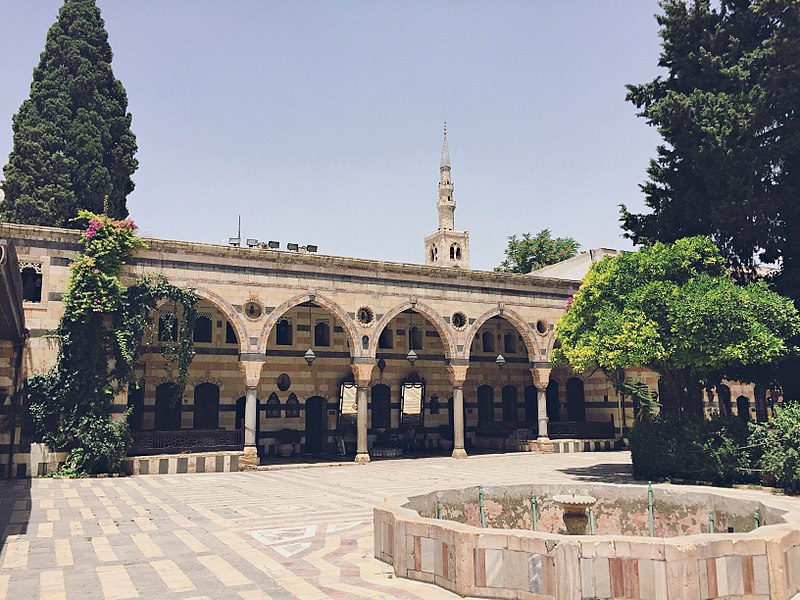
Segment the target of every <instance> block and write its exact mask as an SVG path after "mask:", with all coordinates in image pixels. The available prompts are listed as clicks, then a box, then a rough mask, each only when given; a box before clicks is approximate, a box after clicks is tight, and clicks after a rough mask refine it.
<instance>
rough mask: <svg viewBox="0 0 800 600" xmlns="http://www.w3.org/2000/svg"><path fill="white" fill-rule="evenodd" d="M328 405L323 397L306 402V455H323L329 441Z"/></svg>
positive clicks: (312, 398)
mask: <svg viewBox="0 0 800 600" xmlns="http://www.w3.org/2000/svg"><path fill="white" fill-rule="evenodd" d="M327 417H328V403H327V401H326V400H325V398H323V397H322V396H311V397H310V398H309V399H308V400H306V434H305V435H306V453H308V454H321V453H322V452H323V450H326V449H327V448H326V445H327V439H328V423H327V421H328V419H327Z"/></svg>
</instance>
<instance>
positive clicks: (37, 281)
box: [20, 267, 42, 302]
mask: <svg viewBox="0 0 800 600" xmlns="http://www.w3.org/2000/svg"><path fill="white" fill-rule="evenodd" d="M20 275H21V276H22V299H23V300H25V301H26V302H41V301H42V274H41V273H37V271H36V269H35V268H33V267H25V268H24V269H22V271H21V272H20Z"/></svg>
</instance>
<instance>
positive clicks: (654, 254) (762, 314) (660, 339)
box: [555, 236, 800, 414]
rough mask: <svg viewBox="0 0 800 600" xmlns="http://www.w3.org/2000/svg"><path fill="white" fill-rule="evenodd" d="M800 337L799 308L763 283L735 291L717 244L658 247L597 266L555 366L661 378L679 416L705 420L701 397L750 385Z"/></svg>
mask: <svg viewBox="0 0 800 600" xmlns="http://www.w3.org/2000/svg"><path fill="white" fill-rule="evenodd" d="M798 332H800V317H798V313H797V310H796V309H795V308H794V306H793V304H792V302H791V301H790V300H788V299H786V298H783V297H782V296H780V295H778V294H776V293H775V292H772V291H770V290H769V289H768V287H767V285H766V283H764V282H763V281H757V282H755V283H751V284H749V285H747V286H739V285H736V284H735V283H734V282H733V280H732V279H731V278H730V276H729V275H728V272H727V269H726V266H725V261H724V259H723V258H722V256H721V254H720V252H719V250H718V249H717V248H716V246H714V244H713V242H712V241H711V239H710V238H708V237H703V236H697V237H693V238H685V239H680V240H677V241H676V242H675V243H674V244H671V245H670V244H663V243H660V242H657V243H655V244H654V245H653V246H647V247H644V248H642V249H641V250H639V251H637V252H625V253H623V254H621V255H620V256H617V257H613V258H612V257H606V258H604V259H603V260H602V261H600V262H598V263H595V264H594V265H592V267H591V269H590V270H589V273H588V275H587V276H586V278H585V279H584V283H583V285H582V286H581V288H580V290H579V291H578V292H577V293H576V294H575V296H574V299H573V302H572V304H571V306H570V308H569V310H568V311H567V312H566V313H565V314H564V315H563V316H562V317H561V319H560V320H559V322H558V324H557V326H556V335H557V339H558V340H559V342H560V343H561V348H560V349H558V350H557V351H556V353H555V357H556V360H560V361H562V362H563V361H566V362H568V363H569V364H570V365H571V366H572V367H573V368H575V369H576V370H579V371H583V370H587V369H601V370H603V371H604V372H606V374H611V375H613V373H614V372H616V371H619V370H622V369H626V368H631V367H642V368H646V369H650V370H652V371H655V372H657V373H659V374H660V375H661V376H662V378H663V380H664V382H665V383H666V388H667V389H668V390H669V394H667V395H666V396H667V397H663V396H662V398H661V399H660V400H661V403H662V406H664V408H666V409H667V410H668V411H669V410H670V409H671V410H672V411H673V412H674V413H676V414H682V413H684V412H687V411H688V412H692V413H699V412H700V411H701V409H702V390H703V388H704V387H709V386H712V385H716V384H717V383H719V382H720V381H721V380H722V379H723V378H729V379H736V378H743V376H744V375H745V374H746V373H747V371H746V369H748V368H754V367H758V366H761V367H766V366H768V365H770V364H772V363H774V362H775V361H777V360H779V359H781V358H782V357H783V356H784V355H785V354H786V352H787V344H786V340H787V338H789V337H790V336H792V335H796V334H797V333H798Z"/></svg>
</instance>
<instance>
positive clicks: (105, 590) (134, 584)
mask: <svg viewBox="0 0 800 600" xmlns="http://www.w3.org/2000/svg"><path fill="white" fill-rule="evenodd" d="M629 465H630V455H629V453H627V452H602V453H576V454H554V455H553V454H551V455H542V454H530V453H520V454H502V455H488V456H487V455H483V456H474V457H470V458H469V459H468V460H453V459H451V458H444V457H442V458H425V459H404V460H382V461H374V462H372V463H371V464H369V465H363V466H362V465H354V464H342V465H336V466H324V467H314V468H292V469H285V470H275V471H257V472H248V473H217V474H212V473H209V474H197V475H144V476H138V477H125V478H113V479H81V480H68V479H33V480H11V481H4V482H0V528H4V529H3V531H4V533H3V535H2V539H1V540H0V542H2V550H0V600H4V599H6V598H8V599H11V600H28V599H34V598H41V599H46V600H58V599H66V600H70V599H79V600H90V599H94V598H100V599H108V600H111V599H123V598H146V599H158V600H162V599H163V600H173V599H178V598H181V599H184V600H188V599H198V600H199V599H201V598H202V599H214V600H216V599H220V600H223V599H224V600H228V599H231V600H233V599H243V600H264V599H280V600H284V599H302V600H330V599H337V600H338V599H345V598H347V599H350V598H354V599H359V598H369V599H425V600H437V599H445V598H449V599H454V598H458V596H455V595H453V594H451V593H449V592H446V591H444V590H442V589H440V588H438V587H436V586H432V585H427V584H422V583H418V582H412V581H408V580H404V579H397V578H396V577H394V574H393V572H392V570H391V567H389V566H388V565H385V564H383V563H381V562H379V561H377V560H375V559H374V558H373V556H372V508H373V506H375V505H376V504H378V503H380V502H382V501H383V499H384V498H385V497H386V496H393V495H407V494H412V493H421V492H428V491H432V490H436V489H445V488H450V487H460V486H470V485H479V484H483V485H495V484H507V483H508V484H511V483H554V482H565V481H570V480H579V481H612V482H625V481H629V479H630V476H629V471H630V467H629Z"/></svg>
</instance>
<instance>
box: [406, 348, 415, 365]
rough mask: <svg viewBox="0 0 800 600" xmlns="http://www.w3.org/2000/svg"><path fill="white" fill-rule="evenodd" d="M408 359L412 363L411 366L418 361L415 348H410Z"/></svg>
mask: <svg viewBox="0 0 800 600" xmlns="http://www.w3.org/2000/svg"><path fill="white" fill-rule="evenodd" d="M406 360H408V362H410V363H411V366H412V367H413V366H414V363H415V362H417V353H416V352H414V351H413V350H409V351H408V354H406Z"/></svg>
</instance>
